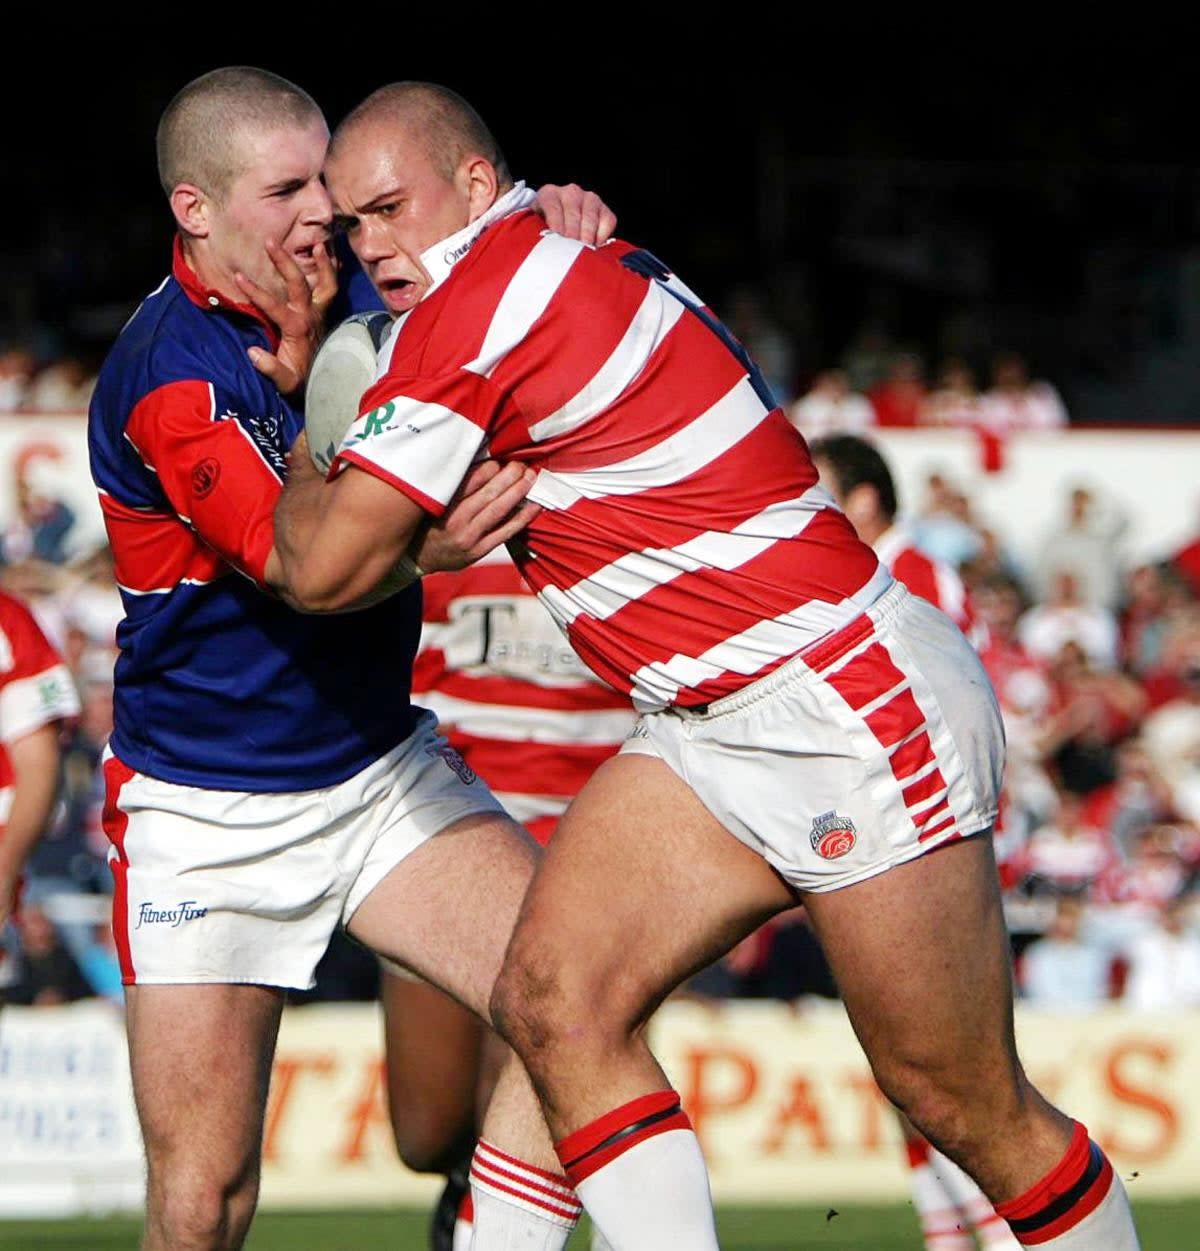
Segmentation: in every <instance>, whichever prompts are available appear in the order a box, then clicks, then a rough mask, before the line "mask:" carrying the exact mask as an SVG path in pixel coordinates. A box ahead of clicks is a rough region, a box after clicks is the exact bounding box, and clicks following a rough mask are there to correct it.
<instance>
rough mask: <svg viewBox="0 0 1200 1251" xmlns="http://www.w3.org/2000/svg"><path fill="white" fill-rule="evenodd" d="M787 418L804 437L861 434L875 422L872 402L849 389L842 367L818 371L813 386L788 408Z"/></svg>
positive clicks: (847, 378)
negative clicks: (822, 371)
mask: <svg viewBox="0 0 1200 1251" xmlns="http://www.w3.org/2000/svg"><path fill="white" fill-rule="evenodd" d="M788 420H789V421H790V422H791V423H792V425H793V426H795V427H796V429H797V430H799V431H800V433H801V434H802V435H804V437H805V438H806V439H815V438H820V437H821V436H823V435H827V434H861V433H862V432H863V431H864V430H870V429H872V428H873V427H874V426H875V425H877V424H878V422H877V418H876V416H875V409H874V407H873V406H872V404H871V401H870V400H869V399H867V397H866V396H865V395H860V394H859V393H858V392H857V391H852V390H851V389H850V379H849V377H848V376H847V375H846V372H845V370H842V369H827V370H825V372H824V373H820V374H818V375H817V377H816V379H815V380H814V382H813V384H812V389H811V390H810V391H809V392H808V393H807V394H806V395H804V396H802V397H801V398H800V399H798V400H797V401H796V402H795V403H794V404H793V405H792V406H791V408H789V409H788Z"/></svg>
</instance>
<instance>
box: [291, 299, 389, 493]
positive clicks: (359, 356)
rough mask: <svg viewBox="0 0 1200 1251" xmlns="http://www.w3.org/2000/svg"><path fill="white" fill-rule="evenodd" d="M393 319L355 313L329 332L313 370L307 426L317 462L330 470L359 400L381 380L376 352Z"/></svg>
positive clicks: (306, 394)
mask: <svg viewBox="0 0 1200 1251" xmlns="http://www.w3.org/2000/svg"><path fill="white" fill-rule="evenodd" d="M391 324H392V317H391V314H390V313H384V312H380V311H378V310H376V311H373V312H370V313H355V314H354V316H353V317H347V318H346V320H345V321H344V322H342V323H340V324H339V325H338V326H336V327H335V328H334V329H333V330H331V331H330V332H329V334H328V335H326V336H325V341H324V342H323V343H322V344H321V346H320V347H319V348H318V349H317V354H316V356H314V357H313V363H312V366H311V367H310V369H309V371H308V383H307V385H306V387H305V391H304V429H305V433H306V434H307V435H308V450H309V454H310V455H311V456H312V458H313V463H314V464H315V465H316V467H317V468H318V469H319V470H320V471H321V472H322V473H327V472H328V471H329V466H330V465H331V464H332V463H333V458H334V456H336V455H337V450H338V448H339V447H341V445H342V439H343V438H345V436H346V431H347V430H349V429H350V427H351V426H352V425H353V424H354V422H355V420H356V419H357V417H358V402H359V400H361V399H362V397H363V392H364V391H366V389H367V388H368V387H369V386H370V385H371V384H372V383H373V382H374V381H375V370H376V364H375V362H376V357H377V354H378V352H379V346H380V344H381V343H382V342H383V336H384V335H385V334H386V333H387V330H388V328H389V327H390V326H391Z"/></svg>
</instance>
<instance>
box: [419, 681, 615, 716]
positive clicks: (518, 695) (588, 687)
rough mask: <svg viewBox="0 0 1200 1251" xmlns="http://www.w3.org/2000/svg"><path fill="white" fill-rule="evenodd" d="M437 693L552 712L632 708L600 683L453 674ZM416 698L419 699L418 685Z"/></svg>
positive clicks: (438, 685)
mask: <svg viewBox="0 0 1200 1251" xmlns="http://www.w3.org/2000/svg"><path fill="white" fill-rule="evenodd" d="M421 689H422V690H425V689H428V688H426V687H422V688H421ZM437 689H438V691H440V692H441V693H442V694H443V695H452V696H454V698H456V699H469V700H472V701H474V702H475V703H477V704H510V705H514V706H517V707H521V708H545V709H548V710H550V711H551V712H605V711H610V710H614V709H618V708H628V707H629V700H628V698H627V697H626V696H624V695H621V694H620V693H618V692H617V691H613V690H610V689H608V688H606V687H603V686H601V685H600V684H599V683H598V682H579V683H577V684H574V685H572V686H535V685H534V684H533V683H532V682H522V681H520V680H517V679H514V678H506V677H485V676H483V675H479V676H476V675H475V674H473V673H459V672H454V671H450V672H447V674H446V676H445V677H444V678H443V679H441V680H440V681H439V682H438V683H437ZM413 697H414V698H416V690H415V684H414V692H413Z"/></svg>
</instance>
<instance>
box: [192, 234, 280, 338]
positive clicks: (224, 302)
mask: <svg viewBox="0 0 1200 1251" xmlns="http://www.w3.org/2000/svg"><path fill="white" fill-rule="evenodd" d="M171 273H172V274H173V275H174V278H175V281H176V282H177V283H179V285H180V286H181V287H182V288H183V291H184V294H185V295H186V296H187V298H188V299H189V300H191V302H192V303H193V304H195V305H196V307H197V308H202V309H204V310H205V311H206V312H210V313H211V312H216V310H217V309H223V310H224V311H225V312H227V313H240V314H241V315H242V316H243V317H249V318H251V319H253V320H254V321H256V322H258V324H259V325H260V326H261V327H262V328H263V329H264V330H265V331H266V333H267V342H268V343H270V345H271V350H272V351H274V350H275V349H276V348H277V347H278V346H279V328H278V326H276V325H275V323H274V322H273V321H271V319H270V318H269V317H267V316H266V315H265V314H264V313H263V312H262V311H261V310H260V309H257V308H255V307H254V305H253V304H238V303H236V302H235V301H233V300H231V299H230V298H229V297H228V296H226V295H222V294H221V292H220V291H215V290H213V289H212V288H211V287H206V286H205V285H204V284H203V283H202V282H201V281H200V279H199V277H198V276H197V274H196V271H195V270H194V269H193V268H192V267H191V266H190V265H189V264H188V261H187V257H186V256H184V254H183V240H182V239H181V238H180V237H179V236H178V235H176V236H175V244H174V247H173V249H172V256H171Z"/></svg>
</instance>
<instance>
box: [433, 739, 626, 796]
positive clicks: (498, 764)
mask: <svg viewBox="0 0 1200 1251" xmlns="http://www.w3.org/2000/svg"><path fill="white" fill-rule="evenodd" d="M446 737H447V738H448V739H449V741H450V745H451V746H452V747H454V748H456V749H457V751H458V752H459V754H460V755H461V756H462V758H463V759H464V760H465V761H466V762H467V764H469V765H470V766H471V768H472V769H474V770H475V772H476V773H478V774H479V776H480V777H481V778H483V780H484V781H485V782H486V783H487V784H488V785H489V786H491V787H492V788H493V789H494V790H502V791H515V792H516V793H518V794H523V795H557V796H562V797H563V798H564V799H569V798H571V797H572V796H574V795H577V794H578V793H579V791H580V790H581V789H582V787H583V784H584V783H585V782H586V781H587V780H588V778H590V777H591V776H592V774H593V773H595V772H596V770H597V769H598V768H599V767H600V766H601V765H602V764H603V763H604V762H605V761H606V760H607V759H608V758H609V757H610V756H614V755H616V753H617V751H618V749H619V748H620V746H621V744H620V742H616V743H611V744H600V745H597V746H584V745H581V744H563V743H533V742H528V741H524V742H514V741H512V740H510V739H492V738H481V737H479V736H478V735H475V734H465V733H463V732H462V731H461V730H459V729H451V730H450V732H449V734H447V736H446Z"/></svg>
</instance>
